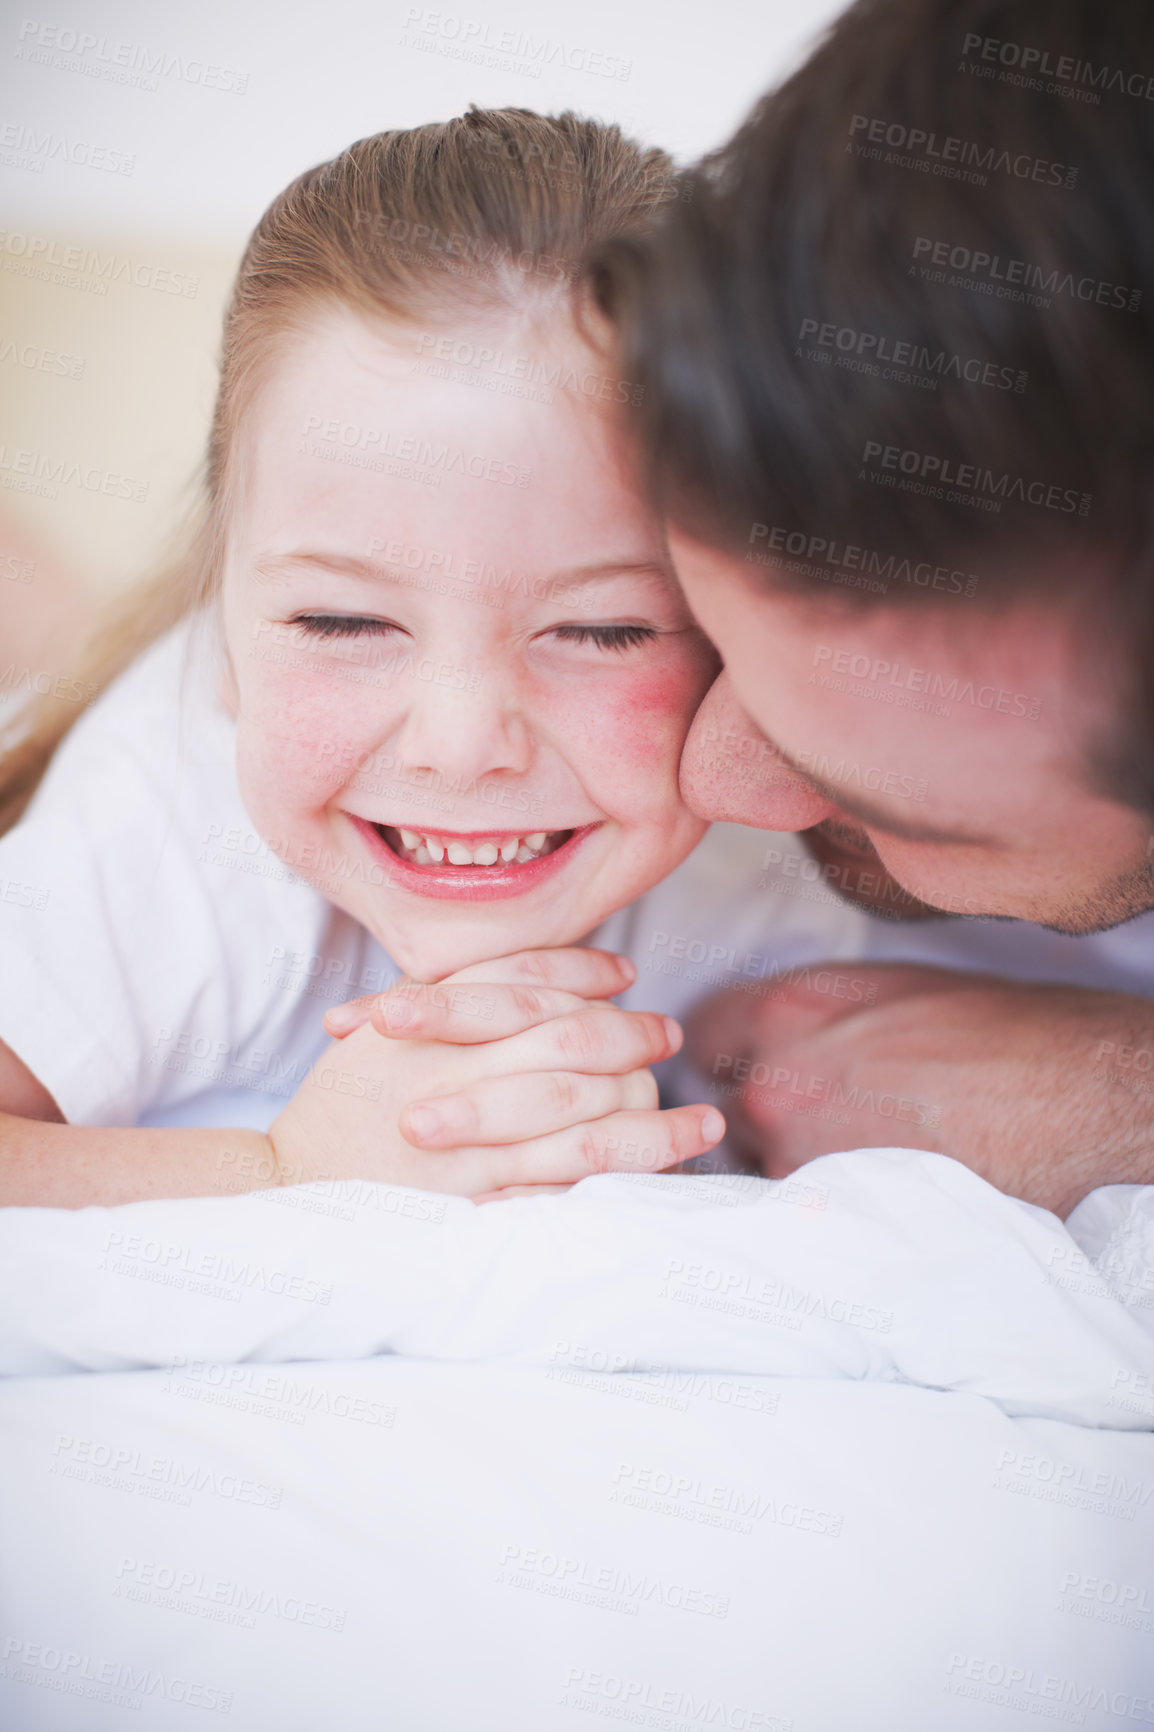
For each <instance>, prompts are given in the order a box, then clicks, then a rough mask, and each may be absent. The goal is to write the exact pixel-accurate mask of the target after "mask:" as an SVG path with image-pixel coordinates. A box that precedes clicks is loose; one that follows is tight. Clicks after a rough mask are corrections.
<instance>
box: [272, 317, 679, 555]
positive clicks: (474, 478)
mask: <svg viewBox="0 0 1154 1732" xmlns="http://www.w3.org/2000/svg"><path fill="white" fill-rule="evenodd" d="M502 336H505V337H507V339H508V341H509V342H510V343H513V342H515V343H517V344H518V345H520V346H519V347H518V348H515V349H514V348H506V347H504V346H503V344H502V341H501V338H502ZM482 338H483V339H484V341H483V342H481V341H480V339H482ZM442 342H449V343H453V344H456V345H457V346H458V352H460V353H473V351H474V350H475V351H476V352H477V354H481V352H482V351H483V358H482V359H479V360H475V361H473V362H470V363H469V364H468V365H466V364H465V363H463V362H462V363H461V364H459V365H453V366H449V365H447V364H441V363H440V362H436V361H430V360H428V359H427V358H426V356H427V353H428V350H429V345H430V343H442ZM463 345H467V347H462V346H463ZM530 363H535V364H536V363H539V364H540V366H541V367H542V368H543V369H546V371H545V372H543V373H542V374H541V376H542V377H547V378H548V380H549V381H550V382H549V383H545V384H540V385H537V386H526V385H525V384H524V379H523V377H522V375H524V374H525V373H526V371H527V369H528V368H529V364H530ZM605 366H606V358H605V357H603V356H600V355H599V354H597V353H595V352H594V351H593V350H592V349H591V348H590V347H589V346H588V345H587V344H586V343H585V342H584V341H583V340H582V339H581V337H580V336H579V335H578V333H577V332H576V331H575V329H574V328H573V325H572V320H571V318H570V317H569V316H568V314H567V313H566V314H565V315H564V316H563V317H562V316H555V317H554V318H552V319H551V320H547V321H544V322H541V321H537V322H534V323H531V324H529V323H526V321H525V320H523V319H522V320H519V321H511V322H510V324H509V326H508V329H507V330H506V329H505V328H503V327H495V326H493V325H491V324H488V323H486V324H485V325H483V326H480V327H477V326H468V325H465V326H460V327H452V328H449V329H446V328H445V327H444V326H443V325H442V326H439V327H433V326H431V325H430V326H427V327H426V326H422V325H421V324H419V323H408V322H405V323H401V322H399V321H398V322H395V323H393V324H390V325H388V326H385V325H384V324H383V323H382V325H381V326H380V327H378V326H376V325H372V326H370V325H368V324H366V322H365V321H364V320H362V319H360V318H357V317H356V316H355V315H353V314H351V313H340V314H337V313H333V314H330V315H329V316H328V317H326V319H325V320H323V321H322V322H320V323H319V324H318V325H317V326H316V328H312V329H309V330H306V331H305V332H302V333H299V334H298V335H297V336H296V337H295V338H294V339H293V341H292V342H291V343H287V344H286V347H285V350H284V353H283V355H282V356H281V357H280V359H279V360H278V362H277V363H276V364H275V365H273V366H272V367H271V369H270V372H269V375H268V378H267V379H266V381H265V383H264V385H263V387H262V389H261V390H260V391H259V392H258V393H257V395H256V397H255V399H254V402H253V404H252V411H251V414H250V417H249V419H248V425H247V428H246V430H245V431H246V437H245V439H244V440H243V442H242V463H241V469H242V471H243V474H242V477H241V480H242V485H241V487H240V489H239V494H240V498H239V500H238V504H239V505H240V507H241V510H240V515H241V517H242V519H243V524H242V525H238V527H241V528H242V529H243V538H244V539H245V540H246V541H248V542H250V543H251V542H255V543H259V544H261V545H262V546H263V545H264V544H266V543H268V542H269V541H270V540H271V541H275V542H277V543H279V545H280V546H281V547H282V548H283V547H284V546H285V545H286V543H287V542H288V541H291V542H299V541H300V539H301V538H302V537H304V538H306V539H307V538H308V537H310V536H311V537H316V536H320V535H324V536H325V537H327V538H329V539H331V538H332V537H333V536H334V535H339V538H340V542H341V544H342V545H344V546H345V548H346V550H350V551H354V552H355V553H356V554H357V555H358V556H360V557H370V556H371V555H373V554H377V555H380V554H381V552H382V549H383V547H384V546H385V545H394V546H399V547H401V548H405V549H408V550H410V551H409V552H408V553H407V554H406V555H405V557H407V558H409V559H413V558H416V557H417V555H415V554H414V553H413V552H412V551H411V550H413V549H417V550H425V551H426V552H428V553H429V554H430V556H432V555H435V554H436V553H437V552H438V551H439V552H440V553H442V554H443V555H444V556H446V557H447V556H448V555H449V553H450V552H452V553H453V554H455V556H456V558H457V559H459V560H460V559H468V558H470V557H473V558H480V557H486V558H489V559H505V560H507V561H512V562H513V563H514V564H516V563H525V562H530V563H532V564H534V565H540V564H541V563H542V562H548V561H550V560H551V561H552V562H553V563H554V564H555V565H556V567H557V568H558V569H565V570H571V569H573V568H574V567H575V566H585V565H592V564H597V563H602V564H604V563H607V562H612V561H616V562H619V563H624V564H629V563H639V562H643V561H647V562H651V563H652V564H653V565H654V566H656V567H658V568H660V569H664V568H665V565H666V561H665V557H664V554H663V552H662V551H661V536H660V531H659V528H658V526H657V524H656V522H655V521H654V519H653V517H652V515H651V513H650V511H649V509H648V507H647V505H646V504H645V502H644V500H643V498H642V496H641V492H640V489H639V485H638V476H637V471H636V467H635V463H634V459H633V455H632V452H631V450H630V447H629V445H628V443H627V442H626V440H625V439H624V438H623V437H622V434H621V432H620V430H619V427H618V424H617V421H616V418H615V414H614V412H613V410H612V408H611V407H610V406H609V405H607V404H606V403H605V402H604V401H603V396H602V393H601V392H600V388H598V389H597V390H590V389H588V386H589V382H590V378H591V377H592V379H593V382H594V384H596V385H598V387H599V381H600V377H601V376H600V375H599V374H597V373H596V371H595V369H596V368H598V367H600V368H604V367H605ZM591 369H593V370H594V371H593V372H592V374H591V371H590V370H591ZM604 377H605V379H609V378H610V377H611V375H610V374H609V373H605V375H604Z"/></svg>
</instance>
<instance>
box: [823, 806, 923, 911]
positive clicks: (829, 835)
mask: <svg viewBox="0 0 1154 1732" xmlns="http://www.w3.org/2000/svg"><path fill="white" fill-rule="evenodd" d="M800 834H801V839H802V841H803V842H804V843H805V846H806V847H807V848H808V850H809V852H810V853H811V854H812V855H813V857H814V859H815V860H816V861H817V862H818V864H819V865H820V866H822V867H823V868H824V869H825V875H826V881H827V883H828V885H829V887H830V889H831V890H834V891H836V893H837V894H838V895H839V896H841V897H843V898H844V900H845V901H846V902H852V903H853V904H854V905H855V907H858V908H864V909H866V910H867V911H868V912H869V913H870V914H874V915H878V916H879V917H881V918H882V919H885V920H948V919H950V917H951V915H952V914H954V913H955V912H956V911H955V910H953V909H949V908H936V907H934V906H933V904H932V903H929V902H923V901H922V900H921V899H920V897H918V896H915V895H914V893H913V892H912V891H911V890H907V889H906V887H905V885H904V884H899V883H898V881H897V879H896V878H895V877H894V876H893V874H892V873H891V872H890V871H889V870H888V869H887V868H886V866H884V865H883V863H882V859H881V856H880V855H879V854H878V851H877V849H876V848H875V847H874V845H873V843H872V842H871V841H870V839H869V837H868V836H867V835H866V833H865V831H864V830H859V829H857V828H856V827H855V826H854V825H852V824H843V823H842V822H841V821H840V820H839V819H837V818H826V819H823V821H822V822H821V823H820V824H815V825H814V826H813V828H812V829H811V830H803V831H801V832H800Z"/></svg>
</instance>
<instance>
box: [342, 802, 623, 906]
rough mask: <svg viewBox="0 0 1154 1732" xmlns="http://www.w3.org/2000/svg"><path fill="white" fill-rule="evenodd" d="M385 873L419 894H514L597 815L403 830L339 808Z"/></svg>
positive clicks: (574, 845)
mask: <svg viewBox="0 0 1154 1732" xmlns="http://www.w3.org/2000/svg"><path fill="white" fill-rule="evenodd" d="M343 816H344V817H346V818H348V819H349V821H350V822H351V823H352V824H353V826H354V827H355V829H356V830H357V831H358V832H359V834H360V835H361V836H362V837H363V838H364V840H365V842H366V843H367V844H368V846H369V848H370V849H371V851H372V853H373V857H374V859H376V860H377V861H378V862H379V863H380V864H381V865H382V866H384V868H385V870H386V872H387V874H388V877H389V879H390V880H391V881H392V882H393V883H394V884H396V885H398V886H399V887H402V888H404V889H406V890H411V891H415V892H416V893H417V894H418V895H421V896H435V897H438V898H442V899H445V900H452V901H486V900H488V899H489V898H493V899H497V898H504V897H507V896H520V895H523V894H524V893H525V892H526V891H528V890H534V889H536V888H537V886H538V885H539V884H542V883H543V882H545V880H546V879H549V878H551V877H553V876H554V875H555V874H556V873H557V872H559V871H560V870H562V869H563V867H564V866H565V865H566V864H567V863H568V862H569V861H570V860H571V859H572V858H573V857H574V855H575V854H576V852H577V850H578V849H580V847H581V846H582V844H583V843H584V841H585V840H586V838H587V837H589V836H591V835H592V834H593V832H594V831H595V830H599V829H600V828H601V824H602V821H601V820H598V821H597V822H596V823H593V824H584V825H582V826H581V827H580V828H579V829H575V830H531V831H527V832H526V831H523V830H519V831H514V830H504V831H501V830H477V831H470V832H453V831H445V830H420V831H415V830H409V829H408V828H403V829H402V828H401V827H399V826H395V825H392V824H378V823H373V822H372V821H371V820H370V819H368V818H362V817H359V816H358V815H357V814H356V813H355V812H346V813H344V814H343Z"/></svg>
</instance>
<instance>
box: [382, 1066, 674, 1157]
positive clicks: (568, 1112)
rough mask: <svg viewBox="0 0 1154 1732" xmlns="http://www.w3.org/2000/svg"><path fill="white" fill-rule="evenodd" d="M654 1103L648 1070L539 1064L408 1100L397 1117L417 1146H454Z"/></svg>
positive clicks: (515, 1137) (505, 1139)
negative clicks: (590, 1072)
mask: <svg viewBox="0 0 1154 1732" xmlns="http://www.w3.org/2000/svg"><path fill="white" fill-rule="evenodd" d="M656 1106H657V1084H656V1082H655V1081H654V1079H653V1074H652V1072H651V1071H649V1070H632V1071H627V1072H626V1073H625V1074H624V1075H623V1076H616V1075H608V1076H605V1075H602V1076H587V1075H585V1074H583V1073H582V1072H580V1071H555V1070H543V1071H530V1072H528V1073H526V1072H521V1073H519V1074H518V1075H515V1076H495V1077H487V1078H485V1079H484V1080H482V1081H480V1082H477V1083H474V1084H473V1085H472V1086H471V1087H470V1088H467V1089H462V1090H460V1091H459V1092H458V1093H456V1094H448V1095H438V1096H437V1097H436V1098H435V1099H432V1100H423V1101H413V1102H411V1103H410V1105H409V1106H407V1107H406V1108H405V1110H404V1111H403V1112H402V1113H401V1116H400V1119H399V1121H398V1123H399V1126H400V1131H401V1135H402V1136H403V1137H405V1138H406V1139H407V1140H408V1141H409V1142H410V1143H413V1144H414V1145H415V1146H416V1147H417V1148H422V1149H454V1148H463V1147H465V1146H476V1145H478V1144H483V1145H486V1146H491V1145H492V1144H494V1143H500V1144H506V1143H512V1142H523V1141H524V1140H525V1139H526V1138H527V1137H542V1136H548V1135H549V1134H550V1133H551V1132H553V1131H560V1130H565V1129H566V1128H567V1127H568V1126H569V1125H576V1124H582V1123H583V1122H584V1121H586V1120H588V1119H599V1118H604V1117H605V1115H606V1114H607V1113H615V1112H620V1111H622V1110H623V1109H626V1108H631V1109H640V1110H652V1109H654V1108H655V1107H656Z"/></svg>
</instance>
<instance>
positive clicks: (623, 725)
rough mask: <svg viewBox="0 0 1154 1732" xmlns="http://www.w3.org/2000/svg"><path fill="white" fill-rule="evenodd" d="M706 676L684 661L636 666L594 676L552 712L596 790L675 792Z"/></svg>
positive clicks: (664, 795)
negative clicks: (610, 675) (697, 676)
mask: <svg viewBox="0 0 1154 1732" xmlns="http://www.w3.org/2000/svg"><path fill="white" fill-rule="evenodd" d="M707 683H708V682H707V681H704V680H703V681H701V682H698V681H697V680H696V679H695V677H694V670H692V669H689V668H686V667H685V666H684V665H683V664H682V665H673V664H671V665H668V666H666V667H663V668H650V669H647V670H644V671H642V670H638V671H637V672H636V673H635V674H631V675H630V677H628V678H622V677H621V676H620V675H615V676H614V677H613V678H611V679H602V680H589V681H588V683H587V684H586V685H585V686H584V688H583V690H581V691H580V692H579V693H577V694H566V701H565V702H564V703H563V704H562V706H561V708H560V711H559V712H558V711H556V710H555V711H554V714H556V715H558V716H559V720H560V722H561V737H562V738H567V739H570V740H572V741H573V742H574V744H575V746H578V747H579V748H580V750H581V753H582V757H583V758H584V760H585V763H584V765H583V766H582V768H585V767H588V768H589V769H590V770H591V772H592V775H593V777H595V780H596V785H597V788H598V789H599V790H601V791H603V792H604V793H605V794H607V795H608V794H611V792H612V791H615V790H620V791H621V792H622V793H623V794H625V795H634V796H640V797H643V798H644V797H646V796H648V798H649V799H654V800H656V801H664V800H667V799H669V798H671V797H672V798H676V797H677V771H678V766H679V764H680V760H681V748H682V745H683V744H684V741H685V736H686V733H687V732H688V730H689V724H690V722H691V721H692V719H693V715H694V712H695V710H696V707H697V701H698V699H699V696H700V695H701V692H700V690H699V685H700V686H701V688H702V689H703V688H704V686H705V685H706V684H707Z"/></svg>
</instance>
